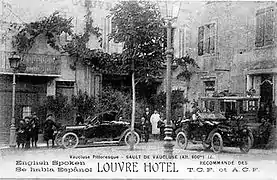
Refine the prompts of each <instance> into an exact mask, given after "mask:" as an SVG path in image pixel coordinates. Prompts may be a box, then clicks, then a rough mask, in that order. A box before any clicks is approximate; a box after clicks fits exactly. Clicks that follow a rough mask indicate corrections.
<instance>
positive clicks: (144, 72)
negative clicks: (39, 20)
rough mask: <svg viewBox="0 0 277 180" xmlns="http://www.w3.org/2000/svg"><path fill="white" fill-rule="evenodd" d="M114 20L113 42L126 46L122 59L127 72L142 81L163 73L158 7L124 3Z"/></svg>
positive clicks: (161, 28) (139, 2)
mask: <svg viewBox="0 0 277 180" xmlns="http://www.w3.org/2000/svg"><path fill="white" fill-rule="evenodd" d="M111 16H112V22H113V25H114V26H115V27H114V30H113V31H112V33H111V34H110V35H109V38H110V39H111V40H114V41H115V42H121V43H124V47H123V52H122V54H121V56H119V58H120V60H121V61H122V62H123V64H124V68H123V69H125V70H126V71H127V72H128V71H129V72H130V71H131V70H132V67H131V64H132V63H131V62H132V61H134V63H135V64H134V71H135V74H136V76H137V77H140V78H139V80H140V81H146V80H147V79H149V78H153V77H156V76H157V75H160V73H161V67H162V62H163V61H164V58H163V55H164V48H163V44H162V43H163V21H162V19H161V16H160V13H159V11H158V10H157V8H156V6H155V5H154V4H153V3H151V2H145V1H121V2H119V3H118V4H117V5H116V6H115V7H114V8H113V9H111Z"/></svg>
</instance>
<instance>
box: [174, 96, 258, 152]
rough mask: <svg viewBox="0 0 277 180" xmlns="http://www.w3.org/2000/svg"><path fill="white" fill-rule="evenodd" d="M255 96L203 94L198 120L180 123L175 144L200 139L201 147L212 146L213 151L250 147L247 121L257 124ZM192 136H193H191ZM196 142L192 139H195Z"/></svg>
mask: <svg viewBox="0 0 277 180" xmlns="http://www.w3.org/2000/svg"><path fill="white" fill-rule="evenodd" d="M258 99H259V98H256V97H252V98H250V97H237V96H228V97H226V96H225V97H204V98H201V107H200V108H201V109H202V110H203V113H199V115H198V120H197V121H195V122H194V121H192V120H189V121H187V122H186V124H187V125H184V124H183V125H182V127H187V128H182V131H181V132H179V133H178V134H177V138H176V141H177V144H178V145H179V146H180V147H181V148H186V144H187V141H188V140H194V139H196V140H198V141H201V142H202V144H203V146H204V148H205V149H208V148H212V150H213V151H214V152H215V153H219V152H221V151H222V149H223V146H227V147H239V148H240V150H241V152H243V153H247V152H248V151H249V149H250V148H251V147H252V145H253V142H254V137H253V134H252V129H251V127H252V128H253V129H254V128H255V126H254V127H253V126H250V125H251V124H250V123H256V121H257V120H256V119H255V114H254V113H252V112H253V111H257V107H258ZM193 138H194V139H193ZM194 142H195V141H194Z"/></svg>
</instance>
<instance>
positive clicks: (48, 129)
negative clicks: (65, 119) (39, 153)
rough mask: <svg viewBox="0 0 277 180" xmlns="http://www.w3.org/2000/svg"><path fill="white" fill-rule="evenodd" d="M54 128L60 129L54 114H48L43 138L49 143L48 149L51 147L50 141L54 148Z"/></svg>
mask: <svg viewBox="0 0 277 180" xmlns="http://www.w3.org/2000/svg"><path fill="white" fill-rule="evenodd" d="M54 128H58V126H57V124H56V122H55V120H54V117H53V115H52V114H48V115H47V117H46V121H45V122H44V133H43V138H44V140H45V141H46V143H47V147H49V143H48V141H49V140H52V147H54V140H55V136H54Z"/></svg>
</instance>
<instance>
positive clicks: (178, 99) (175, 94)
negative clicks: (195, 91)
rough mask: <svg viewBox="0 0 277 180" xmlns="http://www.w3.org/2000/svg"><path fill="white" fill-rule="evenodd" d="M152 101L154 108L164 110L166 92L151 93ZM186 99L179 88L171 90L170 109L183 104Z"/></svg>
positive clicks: (186, 101)
mask: <svg viewBox="0 0 277 180" xmlns="http://www.w3.org/2000/svg"><path fill="white" fill-rule="evenodd" d="M152 101H153V103H154V108H155V109H158V110H160V111H165V107H166V92H160V93H159V94H157V95H153V97H152ZM188 102H189V101H188V99H186V98H185V97H184V92H183V91H181V90H180V89H177V90H173V91H172V93H171V107H172V111H173V110H174V109H176V108H179V107H181V106H183V104H185V103H188Z"/></svg>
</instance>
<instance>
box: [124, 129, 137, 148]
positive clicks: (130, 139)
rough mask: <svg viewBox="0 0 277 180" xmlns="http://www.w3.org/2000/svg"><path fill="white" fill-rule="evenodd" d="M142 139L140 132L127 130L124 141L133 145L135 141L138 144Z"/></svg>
mask: <svg viewBox="0 0 277 180" xmlns="http://www.w3.org/2000/svg"><path fill="white" fill-rule="evenodd" d="M139 141H140V138H139V134H138V133H137V132H135V131H134V132H133V133H132V132H131V131H129V132H127V133H126V135H125V137H124V142H125V144H126V145H128V146H131V145H132V143H134V146H135V145H137V144H138V143H139Z"/></svg>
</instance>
